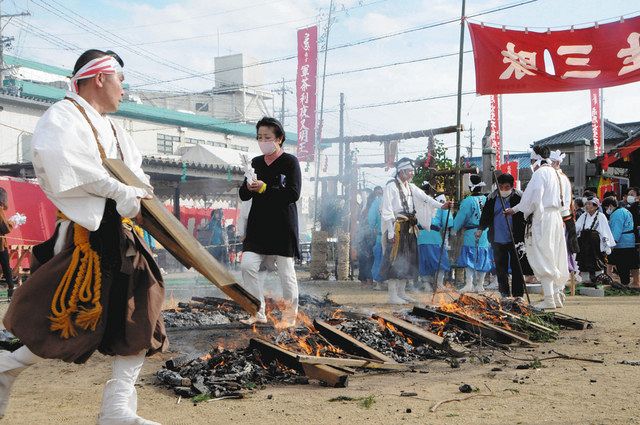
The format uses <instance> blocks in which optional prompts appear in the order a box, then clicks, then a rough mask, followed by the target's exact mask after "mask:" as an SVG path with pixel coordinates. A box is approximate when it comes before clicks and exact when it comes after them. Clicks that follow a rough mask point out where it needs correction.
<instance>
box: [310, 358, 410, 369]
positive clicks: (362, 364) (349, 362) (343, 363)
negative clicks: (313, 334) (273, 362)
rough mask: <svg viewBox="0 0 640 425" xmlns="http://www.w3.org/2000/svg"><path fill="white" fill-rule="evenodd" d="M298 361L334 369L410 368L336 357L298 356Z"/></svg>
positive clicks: (396, 364)
mask: <svg viewBox="0 0 640 425" xmlns="http://www.w3.org/2000/svg"><path fill="white" fill-rule="evenodd" d="M298 361H299V362H300V363H303V364H323V365H328V366H334V367H355V368H364V369H380V370H398V371H408V370H411V368H410V367H409V366H407V365H405V364H398V363H382V362H379V361H376V360H359V359H342V358H336V357H317V356H304V355H298Z"/></svg>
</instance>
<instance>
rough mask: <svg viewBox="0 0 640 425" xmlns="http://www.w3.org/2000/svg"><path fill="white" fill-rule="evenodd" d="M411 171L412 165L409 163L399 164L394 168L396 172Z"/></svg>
mask: <svg viewBox="0 0 640 425" xmlns="http://www.w3.org/2000/svg"><path fill="white" fill-rule="evenodd" d="M402 170H413V165H411V163H410V162H401V163H400V164H398V165H397V166H396V171H402Z"/></svg>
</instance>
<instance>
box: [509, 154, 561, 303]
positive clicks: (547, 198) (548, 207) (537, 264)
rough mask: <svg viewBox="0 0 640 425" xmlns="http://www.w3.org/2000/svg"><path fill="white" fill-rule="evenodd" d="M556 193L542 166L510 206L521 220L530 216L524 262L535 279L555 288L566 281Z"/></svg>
mask: <svg viewBox="0 0 640 425" xmlns="http://www.w3.org/2000/svg"><path fill="white" fill-rule="evenodd" d="M560 190H561V189H560V184H559V182H558V176H557V174H556V171H555V170H554V169H553V168H552V167H550V166H548V165H543V166H541V167H540V168H538V170H536V171H535V172H534V173H533V176H532V177H531V180H530V181H529V184H528V185H527V189H526V190H525V191H524V192H523V194H522V199H521V200H520V203H519V204H518V205H516V206H515V207H513V211H514V212H516V213H517V212H522V213H524V216H525V217H528V216H529V215H530V214H533V219H532V223H531V229H530V230H531V232H530V234H529V233H527V234H526V235H525V250H526V253H527V259H528V260H529V264H530V265H531V268H532V269H533V273H534V275H535V276H536V278H537V279H538V280H539V281H540V282H542V283H543V284H545V283H548V284H550V285H551V286H552V287H556V288H558V287H564V285H565V284H566V282H567V280H568V279H569V263H568V260H567V244H566V240H565V234H564V225H563V222H562V216H561V215H560ZM544 287H545V286H544V285H543V288H544ZM549 295H552V294H547V293H545V296H549Z"/></svg>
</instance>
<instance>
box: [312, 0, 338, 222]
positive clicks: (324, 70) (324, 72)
mask: <svg viewBox="0 0 640 425" xmlns="http://www.w3.org/2000/svg"><path fill="white" fill-rule="evenodd" d="M332 13H333V0H331V4H330V5H329V18H328V19H327V26H326V32H325V38H324V63H323V65H322V94H321V95H320V119H319V120H318V131H317V132H316V146H315V157H314V159H315V162H316V179H315V182H314V183H315V187H314V190H313V192H314V194H313V205H314V207H313V227H314V228H315V227H316V224H317V223H318V185H319V184H320V142H321V141H322V116H323V113H324V86H325V84H324V83H325V79H326V76H327V51H328V49H329V31H330V30H331V15H332Z"/></svg>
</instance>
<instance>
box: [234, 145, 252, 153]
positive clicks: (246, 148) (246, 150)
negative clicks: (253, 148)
mask: <svg viewBox="0 0 640 425" xmlns="http://www.w3.org/2000/svg"><path fill="white" fill-rule="evenodd" d="M229 147H230V148H231V149H235V150H237V151H242V152H249V148H248V147H247V146H240V145H229Z"/></svg>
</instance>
